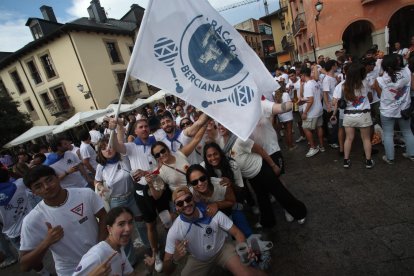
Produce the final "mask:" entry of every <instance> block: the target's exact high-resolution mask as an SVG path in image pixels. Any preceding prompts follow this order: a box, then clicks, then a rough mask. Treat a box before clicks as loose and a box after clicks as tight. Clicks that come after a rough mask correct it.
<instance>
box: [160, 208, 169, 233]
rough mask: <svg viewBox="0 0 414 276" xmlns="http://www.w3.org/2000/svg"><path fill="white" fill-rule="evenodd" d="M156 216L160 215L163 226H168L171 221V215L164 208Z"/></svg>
mask: <svg viewBox="0 0 414 276" xmlns="http://www.w3.org/2000/svg"><path fill="white" fill-rule="evenodd" d="M158 216H159V217H160V220H161V222H162V224H164V226H165V228H167V229H168V228H170V227H171V225H172V221H171V215H170V212H169V211H168V210H164V211H162V212H161V213H159V214H158Z"/></svg>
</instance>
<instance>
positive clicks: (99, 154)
mask: <svg viewBox="0 0 414 276" xmlns="http://www.w3.org/2000/svg"><path fill="white" fill-rule="evenodd" d="M108 143H109V138H103V139H101V140H99V142H98V151H97V152H96V162H98V163H99V164H101V165H102V166H105V165H106V162H108V159H107V158H106V157H105V156H104V155H103V154H102V150H103V149H105V148H106V147H107V146H108ZM114 157H115V158H117V159H118V160H121V154H120V153H119V152H117V153H115V155H114Z"/></svg>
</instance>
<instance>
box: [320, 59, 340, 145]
mask: <svg viewBox="0 0 414 276" xmlns="http://www.w3.org/2000/svg"><path fill="white" fill-rule="evenodd" d="M336 69H337V65H336V61H335V60H332V59H331V60H328V61H327V62H326V63H325V71H326V75H325V77H324V78H323V80H322V92H323V129H324V132H325V133H326V136H327V138H328V144H329V146H330V147H331V148H333V149H337V148H338V147H339V145H338V125H336V124H334V125H332V124H331V123H330V119H331V117H332V114H333V105H332V99H333V98H332V97H333V92H334V90H335V87H336V85H337V80H336V78H335V72H336Z"/></svg>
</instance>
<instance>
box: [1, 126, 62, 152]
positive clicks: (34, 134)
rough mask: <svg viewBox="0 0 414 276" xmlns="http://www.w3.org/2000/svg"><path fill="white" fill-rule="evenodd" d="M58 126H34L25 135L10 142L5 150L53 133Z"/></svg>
mask: <svg viewBox="0 0 414 276" xmlns="http://www.w3.org/2000/svg"><path fill="white" fill-rule="evenodd" d="M56 127H57V126H34V127H32V128H31V129H29V130H28V131H26V132H25V133H23V134H21V135H20V136H19V137H17V138H15V139H13V140H12V141H10V142H8V143H7V144H6V145H4V147H5V148H11V147H15V146H18V145H20V144H23V143H25V142H28V141H31V140H33V139H36V138H38V137H42V136H44V135H47V134H50V133H52V131H53V130H54V129H55V128H56Z"/></svg>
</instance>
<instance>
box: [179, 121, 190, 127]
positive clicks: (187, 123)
mask: <svg viewBox="0 0 414 276" xmlns="http://www.w3.org/2000/svg"><path fill="white" fill-rule="evenodd" d="M189 125H191V123H190V122H185V123H181V125H180V128H184V127H186V126H189Z"/></svg>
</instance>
